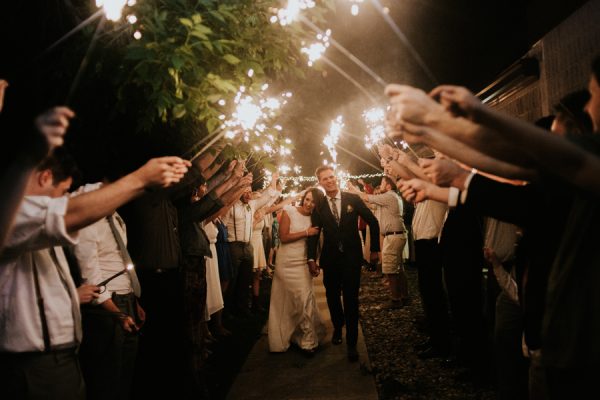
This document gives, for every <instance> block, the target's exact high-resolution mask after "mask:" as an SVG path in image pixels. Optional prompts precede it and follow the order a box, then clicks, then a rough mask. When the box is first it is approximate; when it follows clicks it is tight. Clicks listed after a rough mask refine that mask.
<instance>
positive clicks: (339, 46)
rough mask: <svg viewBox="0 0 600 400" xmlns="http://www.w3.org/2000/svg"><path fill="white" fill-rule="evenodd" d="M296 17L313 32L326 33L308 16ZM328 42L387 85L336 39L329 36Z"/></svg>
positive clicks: (378, 81)
mask: <svg viewBox="0 0 600 400" xmlns="http://www.w3.org/2000/svg"><path fill="white" fill-rule="evenodd" d="M298 19H299V20H300V21H301V22H302V23H303V24H305V25H307V26H308V27H309V28H311V29H312V30H314V31H315V32H317V33H320V34H321V35H324V34H326V32H323V30H321V29H320V28H319V27H318V26H316V25H315V24H314V23H312V22H311V21H310V20H309V19H308V18H306V17H304V16H302V15H299V16H298ZM329 42H330V43H331V44H332V45H333V47H335V48H336V49H338V50H339V51H340V52H341V53H342V54H344V55H345V56H346V57H348V58H349V59H350V61H352V62H353V63H355V64H356V65H358V67H359V68H360V69H362V70H363V71H365V72H366V73H367V74H369V75H370V76H371V77H372V78H373V79H375V81H376V82H377V83H379V84H380V85H381V86H383V87H386V86H387V82H386V81H384V80H383V79H382V78H381V77H380V76H379V75H377V74H376V73H375V72H374V71H373V70H372V69H371V68H369V67H368V66H367V65H366V64H365V63H363V62H362V61H360V60H359V59H358V58H357V57H356V56H355V55H354V54H352V53H350V52H349V51H348V50H347V49H346V48H345V47H344V46H342V45H341V44H339V43H338V42H337V40H335V39H334V38H329Z"/></svg>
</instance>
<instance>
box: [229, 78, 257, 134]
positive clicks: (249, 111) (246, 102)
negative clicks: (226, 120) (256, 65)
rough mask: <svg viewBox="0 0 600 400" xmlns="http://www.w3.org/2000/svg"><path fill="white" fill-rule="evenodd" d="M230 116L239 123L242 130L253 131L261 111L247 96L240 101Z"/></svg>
mask: <svg viewBox="0 0 600 400" xmlns="http://www.w3.org/2000/svg"><path fill="white" fill-rule="evenodd" d="M240 89H241V88H240ZM232 116H233V117H234V118H235V119H236V120H237V121H238V122H239V124H240V126H241V127H242V128H244V129H253V128H254V125H256V122H257V121H258V119H259V118H260V117H261V116H262V110H261V109H260V107H259V106H257V105H256V104H254V103H253V102H252V97H250V96H247V97H244V98H243V99H241V100H240V102H239V104H238V105H237V107H236V110H235V112H234V113H233V115H232Z"/></svg>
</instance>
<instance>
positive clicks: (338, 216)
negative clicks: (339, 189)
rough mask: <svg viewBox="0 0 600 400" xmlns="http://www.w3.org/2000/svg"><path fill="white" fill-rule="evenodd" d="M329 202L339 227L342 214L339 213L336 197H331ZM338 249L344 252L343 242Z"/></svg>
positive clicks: (339, 243)
mask: <svg viewBox="0 0 600 400" xmlns="http://www.w3.org/2000/svg"><path fill="white" fill-rule="evenodd" d="M329 202H330V203H331V212H332V213H333V217H334V218H335V223H336V224H337V225H338V226H339V225H340V213H339V212H338V209H337V204H336V202H335V197H330V198H329ZM338 249H339V250H340V252H343V251H344V245H343V244H342V242H341V241H340V242H338Z"/></svg>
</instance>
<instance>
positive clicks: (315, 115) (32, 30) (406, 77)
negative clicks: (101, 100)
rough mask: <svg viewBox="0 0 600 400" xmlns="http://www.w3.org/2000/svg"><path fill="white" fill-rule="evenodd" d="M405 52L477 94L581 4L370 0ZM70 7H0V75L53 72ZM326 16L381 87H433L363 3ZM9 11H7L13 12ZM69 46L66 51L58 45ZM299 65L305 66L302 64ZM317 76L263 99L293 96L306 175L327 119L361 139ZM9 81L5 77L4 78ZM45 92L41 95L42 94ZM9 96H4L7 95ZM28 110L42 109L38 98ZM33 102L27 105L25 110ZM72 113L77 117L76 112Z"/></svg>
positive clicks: (355, 73)
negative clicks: (48, 52)
mask: <svg viewBox="0 0 600 400" xmlns="http://www.w3.org/2000/svg"><path fill="white" fill-rule="evenodd" d="M380 1H381V3H382V4H383V6H385V7H388V8H389V10H390V11H389V15H390V16H391V17H392V18H393V20H394V21H395V22H396V24H397V25H398V26H399V28H400V29H401V30H402V32H403V33H404V34H405V35H406V37H407V38H408V40H409V41H410V43H411V44H412V46H413V47H414V48H415V49H416V51H417V52H418V53H419V54H420V55H421V57H422V59H423V60H424V62H425V63H426V65H427V66H428V68H429V69H430V70H431V72H432V74H433V75H434V76H435V78H436V79H437V81H438V82H440V83H452V84H460V85H465V86H467V87H469V88H470V89H471V90H473V91H474V92H478V91H479V90H481V89H482V88H483V87H485V86H487V84H489V83H490V82H491V81H493V80H494V78H495V77H496V76H497V75H498V74H499V73H500V72H501V71H502V70H504V69H505V68H506V67H508V66H509V65H511V64H512V63H513V62H515V61H516V60H517V59H519V58H520V57H521V56H523V55H524V53H525V52H527V50H528V49H529V48H530V47H531V45H533V44H534V43H535V42H536V41H537V40H539V39H540V38H541V37H542V36H543V35H544V34H545V33H547V32H548V31H550V30H551V29H552V28H554V27H555V26H556V25H557V24H559V23H560V22H561V21H563V20H564V19H565V18H567V17H568V16H569V15H570V14H571V13H572V12H573V11H575V10H576V9H577V8H578V7H579V6H581V5H582V4H583V3H585V1H582V0H568V1H567V0H565V1H558V0H380ZM73 3H78V1H77V0H74V1H71V0H38V1H33V2H4V4H3V5H2V6H0V30H1V31H0V49H2V52H1V53H0V74H2V75H3V77H7V76H6V74H5V72H6V71H8V74H10V73H12V72H14V71H18V72H21V73H22V72H23V71H31V72H27V73H28V74H29V73H31V74H32V76H33V75H35V74H36V72H37V70H42V69H46V70H48V69H53V70H54V71H55V72H56V71H58V72H60V71H61V69H64V70H65V72H64V73H65V74H67V73H70V72H68V69H67V68H64V67H63V66H62V65H61V59H60V56H59V53H57V55H53V56H52V57H49V58H46V59H44V60H42V61H41V62H43V63H44V65H40V61H36V57H37V55H39V54H40V53H41V52H42V50H43V49H44V48H46V47H47V46H48V44H50V43H53V42H54V41H55V40H57V39H58V37H60V36H61V32H62V33H64V31H65V29H66V27H69V26H70V25H69V24H70V23H72V21H71V20H70V18H69V16H68V15H67V13H65V10H66V9H70V8H69V7H72V4H73ZM336 4H337V10H336V12H335V13H330V14H328V15H327V21H328V22H327V24H326V25H322V26H320V28H322V29H323V30H325V29H327V28H330V29H331V30H332V37H333V38H334V39H335V40H337V41H338V42H340V43H341V44H342V45H343V46H344V47H346V48H347V49H348V50H349V51H350V52H351V53H353V54H354V55H355V56H356V57H358V58H359V59H360V60H362V61H363V62H364V63H365V64H367V65H368V66H369V67H370V68H371V69H373V70H374V71H375V72H376V73H377V74H378V75H380V76H381V77H382V78H383V79H384V80H385V81H386V82H395V83H405V84H410V85H414V86H418V87H421V88H423V89H425V90H429V89H431V88H433V87H434V86H435V84H434V82H432V80H431V79H429V78H428V76H427V74H425V73H424V71H423V70H422V69H421V68H420V67H419V65H418V64H417V63H416V62H415V60H414V58H413V57H412V56H411V54H410V52H409V51H408V50H407V48H406V47H405V46H404V45H403V44H402V42H400V40H399V39H398V38H397V37H396V36H395V35H394V33H393V31H392V30H391V29H390V28H389V27H388V26H387V25H386V23H385V22H384V20H383V19H382V18H381V16H380V15H379V14H378V13H377V11H376V10H375V8H374V7H373V5H372V4H371V2H370V0H365V1H364V2H363V3H362V4H361V5H360V13H359V15H357V16H352V15H351V13H350V2H349V1H347V0H337V1H336ZM15 7H16V9H15ZM67 45H72V44H67ZM326 56H327V57H328V58H330V59H331V60H332V61H333V62H334V63H336V64H337V65H339V66H340V67H341V68H342V69H343V70H344V71H346V72H347V73H348V74H349V75H351V76H352V77H353V78H354V79H356V80H357V81H358V82H359V83H360V84H361V85H363V86H364V87H365V88H366V89H367V90H368V91H369V92H370V93H372V95H373V96H375V97H376V98H377V101H378V103H379V105H380V106H385V99H384V98H383V87H382V86H381V85H380V84H378V83H376V82H375V81H374V80H373V79H372V78H371V77H370V76H369V75H367V74H366V73H365V72H363V71H362V70H360V69H359V68H358V67H357V66H356V65H354V64H353V63H352V62H351V61H349V60H348V59H347V58H346V57H345V56H344V55H342V54H341V53H340V52H339V51H337V50H336V49H335V48H333V47H330V48H329V49H328V50H327V52H326ZM302 62H303V63H304V62H305V60H302ZM318 66H319V67H320V70H317V69H315V68H308V67H307V69H306V71H307V73H306V80H302V81H291V82H290V81H286V82H272V83H271V87H272V88H273V91H274V92H276V91H277V90H281V91H288V90H291V91H292V92H293V93H294V97H293V98H292V100H291V101H290V102H289V103H288V105H286V106H285V108H284V109H283V115H282V123H281V125H282V126H283V127H284V132H285V133H286V134H287V135H289V137H290V138H291V139H292V140H293V141H294V143H295V145H296V150H295V152H294V156H295V159H294V163H295V164H299V165H301V166H302V167H303V175H311V174H312V172H313V171H314V169H315V168H316V167H317V166H318V165H320V164H321V162H322V159H323V158H324V156H322V155H320V152H322V151H324V154H325V156H328V154H327V150H326V148H325V147H324V146H322V145H321V142H322V140H323V137H324V135H325V134H326V133H327V132H328V130H329V124H330V121H331V120H332V119H334V118H335V117H336V116H337V115H342V116H343V117H344V120H345V123H346V128H345V130H346V131H347V132H349V133H351V134H353V135H356V136H360V137H364V134H365V132H366V128H365V126H364V123H363V121H362V118H361V113H362V111H363V110H365V109H366V108H369V107H371V106H372V103H371V102H370V101H369V99H368V98H367V97H366V96H365V95H364V94H363V93H361V92H360V91H359V90H358V89H357V88H356V87H354V86H353V85H352V84H351V83H349V82H348V81H347V80H346V79H344V78H343V77H342V76H341V75H340V74H338V73H337V72H336V71H334V70H332V69H331V68H330V67H327V66H326V65H324V64H323V63H319V64H318ZM9 76H10V75H9ZM44 84H46V85H47V87H46V90H47V93H48V92H51V93H53V94H55V97H56V98H57V99H61V98H65V93H66V91H68V88H53V87H52V86H48V83H47V82H45V83H44ZM48 89H49V91H48ZM9 93H10V92H9ZM41 97H42V98H39V99H35V100H37V103H42V104H43V103H44V102H49V101H51V100H52V98H51V97H52V96H49V95H47V94H46V95H43V96H41ZM34 103H36V101H31V103H30V104H34ZM73 107H74V108H75V109H76V110H77V105H76V104H74V105H73ZM340 144H341V145H343V146H344V147H346V148H350V149H352V150H353V151H355V152H357V153H358V154H359V155H361V156H362V157H364V158H368V159H369V160H370V161H371V162H372V163H373V164H378V162H377V160H376V158H375V157H374V156H373V155H372V154H371V153H369V152H368V151H367V150H366V149H365V146H364V142H363V141H362V140H359V139H356V138H353V137H349V136H348V135H342V139H341V141H340ZM338 163H339V164H341V165H342V166H343V167H344V169H345V170H347V171H349V172H351V173H354V174H358V173H372V172H375V171H374V170H373V169H372V168H370V167H368V166H366V165H365V164H363V163H361V162H360V161H358V160H356V159H353V158H351V157H350V156H347V155H346V154H344V153H342V152H340V154H339V156H338Z"/></svg>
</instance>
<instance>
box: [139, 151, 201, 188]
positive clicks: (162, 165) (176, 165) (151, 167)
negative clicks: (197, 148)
mask: <svg viewBox="0 0 600 400" xmlns="http://www.w3.org/2000/svg"><path fill="white" fill-rule="evenodd" d="M191 165H192V164H191V163H190V162H189V161H187V160H184V159H182V158H179V157H175V156H171V157H159V158H153V159H151V160H149V161H148V162H147V163H146V164H144V165H143V166H142V167H141V168H139V169H137V170H136V171H134V172H132V174H131V175H133V176H135V177H137V178H138V179H139V181H140V183H141V184H142V186H143V187H145V188H146V187H153V186H158V187H169V186H171V185H173V184H175V183H177V182H179V181H180V180H181V178H183V176H184V175H185V173H186V172H187V170H188V167H191Z"/></svg>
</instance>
